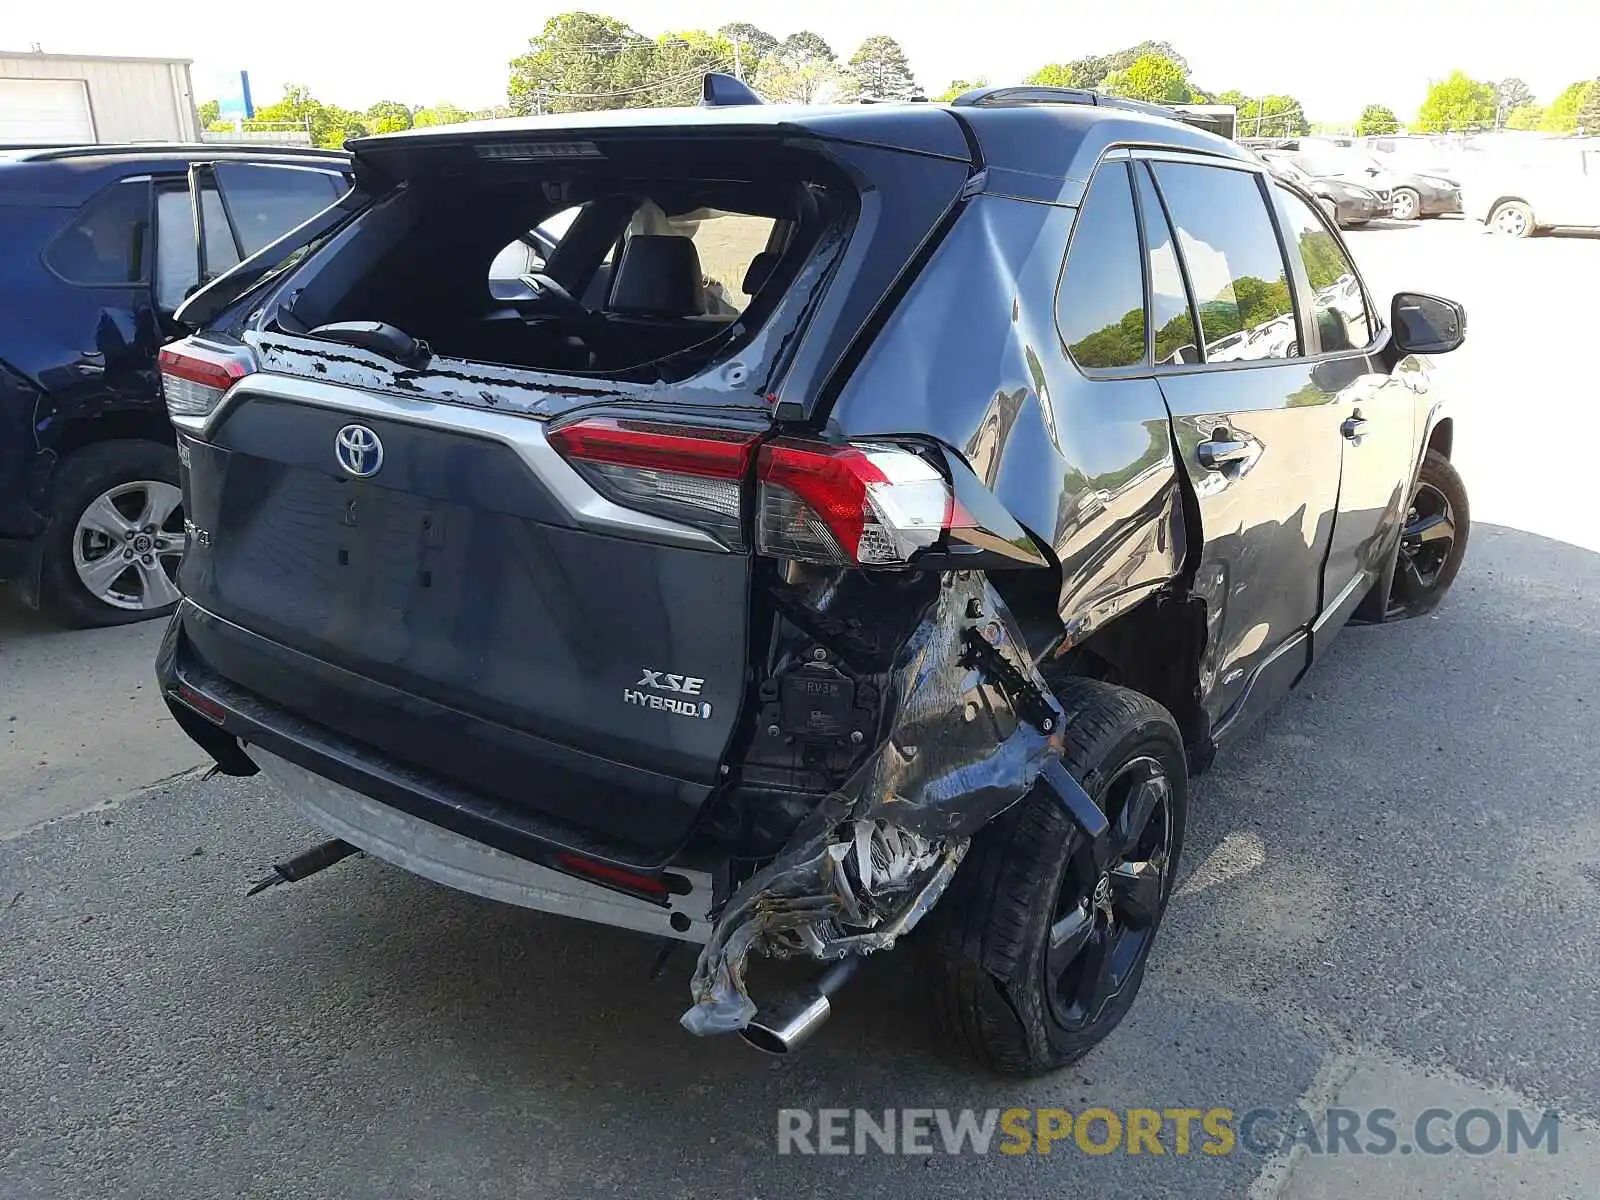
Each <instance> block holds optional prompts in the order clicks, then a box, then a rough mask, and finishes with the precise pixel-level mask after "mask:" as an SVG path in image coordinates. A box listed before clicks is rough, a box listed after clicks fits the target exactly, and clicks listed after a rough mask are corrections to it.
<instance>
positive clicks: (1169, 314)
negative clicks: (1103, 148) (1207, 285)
mask: <svg viewBox="0 0 1600 1200" xmlns="http://www.w3.org/2000/svg"><path fill="white" fill-rule="evenodd" d="M1135 175H1136V176H1137V179H1138V185H1137V186H1138V191H1139V209H1140V212H1141V213H1142V215H1143V216H1144V242H1145V246H1146V248H1147V251H1148V254H1149V264H1148V270H1149V274H1150V320H1151V323H1152V324H1153V325H1154V326H1155V330H1156V337H1155V341H1156V346H1155V350H1156V364H1157V365H1158V366H1163V365H1172V364H1181V363H1197V362H1199V361H1200V337H1199V335H1198V334H1196V333H1195V330H1194V310H1193V309H1192V308H1191V307H1190V304H1189V289H1188V288H1187V287H1186V286H1184V282H1183V270H1182V268H1180V267H1179V266H1178V254H1177V251H1176V250H1174V249H1173V248H1172V226H1171V225H1170V224H1168V222H1167V214H1166V210H1165V209H1163V208H1162V207H1161V197H1160V196H1158V195H1157V194H1156V188H1155V184H1154V183H1152V182H1151V181H1150V172H1149V171H1148V170H1147V169H1146V168H1145V167H1144V165H1143V164H1141V165H1140V166H1139V169H1138V170H1137V171H1136V172H1135Z"/></svg>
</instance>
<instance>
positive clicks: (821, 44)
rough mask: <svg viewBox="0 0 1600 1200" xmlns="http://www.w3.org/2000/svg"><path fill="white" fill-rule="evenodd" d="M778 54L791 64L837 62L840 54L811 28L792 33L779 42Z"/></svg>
mask: <svg viewBox="0 0 1600 1200" xmlns="http://www.w3.org/2000/svg"><path fill="white" fill-rule="evenodd" d="M778 56H779V57H780V58H782V59H783V60H784V61H785V62H787V63H789V64H790V65H791V66H795V65H802V64H807V63H819V62H827V63H831V62H836V61H838V55H836V54H834V52H833V47H832V46H830V45H828V43H827V42H825V41H823V40H822V38H821V36H820V35H818V34H815V33H812V32H811V31H810V30H809V29H802V30H801V31H800V32H799V33H791V34H790V35H789V36H788V37H786V38H784V39H783V41H782V42H780V43H779V44H778Z"/></svg>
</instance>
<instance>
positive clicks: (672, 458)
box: [548, 417, 965, 567]
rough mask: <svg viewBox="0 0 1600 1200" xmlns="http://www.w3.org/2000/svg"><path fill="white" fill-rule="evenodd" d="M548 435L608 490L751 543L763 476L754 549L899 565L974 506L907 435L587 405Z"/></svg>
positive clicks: (724, 538) (642, 508) (732, 540)
mask: <svg viewBox="0 0 1600 1200" xmlns="http://www.w3.org/2000/svg"><path fill="white" fill-rule="evenodd" d="M548 436H549V440H550V444H551V445H552V446H554V447H555V449H556V451H557V452H558V453H559V454H560V455H561V457H562V458H564V459H566V460H567V462H569V463H570V464H572V466H573V468H574V469H575V470H577V471H578V473H579V474H581V475H582V476H583V477H584V478H585V479H587V480H588V481H589V483H590V484H591V485H592V486H593V487H594V488H595V489H596V490H597V491H599V492H600V493H601V494H602V495H604V496H605V497H606V498H607V499H609V500H612V501H614V502H615V503H617V504H620V505H622V506H624V507H625V508H631V509H634V510H636V511H639V512H647V513H652V514H654V515H656V516H660V517H666V518H668V519H669V520H674V521H680V522H683V523H685V524H688V525H693V526H694V527H695V528H697V529H702V530H704V531H705V532H707V533H709V534H711V535H712V536H713V537H715V538H716V539H717V540H718V541H719V542H721V543H722V544H723V545H724V546H726V547H727V548H728V549H730V550H744V549H746V548H747V540H746V538H745V536H744V522H743V519H742V504H741V489H742V486H743V483H744V480H745V479H746V478H747V477H748V476H749V475H750V471H751V464H752V460H753V461H754V465H755V481H756V513H755V525H756V537H755V544H756V549H757V550H758V551H760V552H761V553H762V554H767V555H771V556H772V557H774V558H787V559H797V560H799V561H801V562H815V563H827V564H831V565H835V566H844V567H852V566H862V567H898V566H904V565H906V564H907V563H909V562H910V561H911V559H912V557H913V556H914V555H915V554H916V553H917V552H918V551H919V550H925V549H927V548H928V547H929V546H932V545H933V544H934V543H936V542H937V541H938V540H939V538H940V537H941V535H943V533H944V532H945V531H946V530H947V529H949V528H951V525H952V523H953V522H954V523H956V524H960V523H961V521H962V519H963V518H964V517H965V513H964V512H962V510H961V509H960V507H959V506H958V505H956V504H955V502H954V500H953V497H952V492H951V488H950V483H949V481H948V480H947V479H946V478H945V477H944V475H943V474H942V473H941V472H940V470H939V468H938V467H936V466H935V465H934V464H933V463H931V462H930V461H928V460H927V459H926V458H924V457H922V456H921V455H920V454H918V453H916V452H915V451H913V450H911V449H908V448H907V447H904V446H898V445H892V444H888V443H877V442H872V443H868V442H861V443H855V444H850V443H846V444H844V445H834V444H831V443H827V442H813V441H808V440H804V439H799V438H779V439H778V440H776V441H772V442H768V443H766V444H765V445H762V446H760V450H759V453H758V452H757V445H758V443H759V441H760V439H759V437H758V436H757V435H756V434H753V433H741V432H736V431H733V430H723V429H709V428H705V427H702V426H686V425H671V424H666V423H664V422H657V421H634V420H628V419H625V418H612V417H589V418H585V419H584V420H581V421H577V422H574V423H573V424H571V425H566V426H563V427H562V428H560V429H557V430H554V431H553V432H551V433H550V434H549V435H548Z"/></svg>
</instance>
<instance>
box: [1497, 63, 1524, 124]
mask: <svg viewBox="0 0 1600 1200" xmlns="http://www.w3.org/2000/svg"><path fill="white" fill-rule="evenodd" d="M1532 103H1533V89H1532V88H1530V87H1529V86H1528V85H1527V84H1526V83H1525V82H1523V81H1522V80H1520V79H1518V78H1517V77H1516V76H1515V75H1513V76H1510V77H1509V78H1506V79H1502V80H1501V81H1500V82H1499V83H1497V84H1495V85H1494V111H1495V120H1496V122H1497V123H1498V124H1499V125H1500V126H1502V127H1503V126H1504V125H1505V124H1506V122H1507V121H1508V120H1510V118H1511V114H1512V113H1514V112H1515V111H1516V110H1517V109H1519V108H1526V107H1527V106H1528V105H1530V104H1532Z"/></svg>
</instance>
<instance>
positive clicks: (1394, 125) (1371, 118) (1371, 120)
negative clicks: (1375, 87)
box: [1356, 104, 1400, 137]
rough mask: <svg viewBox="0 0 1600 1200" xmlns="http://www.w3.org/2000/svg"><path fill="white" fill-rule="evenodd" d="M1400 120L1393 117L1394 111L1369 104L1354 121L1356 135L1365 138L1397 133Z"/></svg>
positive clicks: (1379, 105)
mask: <svg viewBox="0 0 1600 1200" xmlns="http://www.w3.org/2000/svg"><path fill="white" fill-rule="evenodd" d="M1399 132H1400V118H1398V117H1396V116H1395V115H1394V109H1392V108H1385V107H1384V106H1383V105H1381V104H1369V105H1367V106H1366V107H1365V108H1363V109H1362V110H1361V116H1360V118H1359V119H1358V120H1357V121H1356V134H1357V135H1358V136H1360V137H1366V136H1367V135H1369V134H1374V133H1399Z"/></svg>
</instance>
